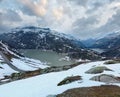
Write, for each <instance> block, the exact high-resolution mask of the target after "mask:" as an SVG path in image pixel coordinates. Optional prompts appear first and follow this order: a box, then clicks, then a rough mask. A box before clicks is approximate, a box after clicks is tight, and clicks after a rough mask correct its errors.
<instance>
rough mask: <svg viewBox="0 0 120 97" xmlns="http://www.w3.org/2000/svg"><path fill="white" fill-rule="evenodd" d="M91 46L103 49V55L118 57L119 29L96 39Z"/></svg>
mask: <svg viewBox="0 0 120 97" xmlns="http://www.w3.org/2000/svg"><path fill="white" fill-rule="evenodd" d="M91 48H99V49H104V50H105V51H104V52H103V53H102V54H101V55H102V56H105V57H117V58H119V57H120V31H116V32H112V33H110V34H108V35H106V36H105V37H103V38H100V39H98V40H97V41H96V42H95V43H94V44H93V45H92V46H91Z"/></svg>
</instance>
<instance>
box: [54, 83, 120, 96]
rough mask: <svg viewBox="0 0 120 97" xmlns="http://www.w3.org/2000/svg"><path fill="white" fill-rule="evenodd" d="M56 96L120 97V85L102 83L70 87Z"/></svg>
mask: <svg viewBox="0 0 120 97" xmlns="http://www.w3.org/2000/svg"><path fill="white" fill-rule="evenodd" d="M56 97H120V87H118V86H113V85H102V86H94V87H83V88H75V89H70V90H67V91H65V92H63V93H62V94H59V95H57V96H56Z"/></svg>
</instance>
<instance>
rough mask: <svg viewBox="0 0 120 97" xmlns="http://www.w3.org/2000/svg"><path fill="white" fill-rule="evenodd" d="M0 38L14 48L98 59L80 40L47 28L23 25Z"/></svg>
mask: <svg viewBox="0 0 120 97" xmlns="http://www.w3.org/2000/svg"><path fill="white" fill-rule="evenodd" d="M0 40H2V41H3V42H6V43H7V44H8V45H9V46H10V47H12V48H15V49H41V50H53V51H55V52H58V53H67V54H68V56H70V57H71V58H82V59H94V60H95V59H98V58H99V55H98V54H97V53H94V52H93V51H88V50H85V49H84V48H85V46H84V45H83V44H82V43H81V42H80V40H77V39H75V38H74V37H72V36H70V35H66V34H63V33H58V32H56V31H53V30H50V29H49V28H39V27H23V28H16V29H13V30H12V31H10V32H9V33H4V34H1V35H0Z"/></svg>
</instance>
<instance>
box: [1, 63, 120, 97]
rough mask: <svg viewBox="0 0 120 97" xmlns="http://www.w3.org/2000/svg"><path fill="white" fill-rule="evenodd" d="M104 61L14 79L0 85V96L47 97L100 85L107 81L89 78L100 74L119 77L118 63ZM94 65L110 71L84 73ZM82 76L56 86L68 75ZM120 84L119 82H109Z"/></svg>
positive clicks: (119, 68) (119, 67)
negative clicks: (76, 79) (17, 79)
mask: <svg viewBox="0 0 120 97" xmlns="http://www.w3.org/2000/svg"><path fill="white" fill-rule="evenodd" d="M104 62H105V61H98V62H90V63H84V64H81V65H79V66H76V67H74V68H72V69H69V70H67V71H61V72H52V73H48V74H42V75H39V76H35V77H31V78H28V79H23V80H19V81H14V82H11V83H8V84H4V85H1V86H0V97H47V96H48V95H56V94H60V93H62V92H64V91H65V90H68V89H72V88H76V87H90V86H100V85H105V84H107V83H103V82H97V81H91V80H90V78H92V77H93V76H96V75H101V74H112V75H115V76H118V77H120V63H119V64H109V65H105V64H104ZM95 66H106V67H107V68H109V69H111V70H112V71H104V72H103V73H99V74H86V73H85V72H86V71H87V70H89V69H91V68H92V67H95ZM77 75H80V76H82V80H78V81H75V82H72V83H70V84H66V85H62V86H57V84H58V83H59V82H61V81H62V80H63V79H64V78H66V77H68V76H77ZM111 84H112V85H118V86H120V83H117V84H115V83H111Z"/></svg>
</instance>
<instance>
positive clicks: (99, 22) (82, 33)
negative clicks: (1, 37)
mask: <svg viewBox="0 0 120 97" xmlns="http://www.w3.org/2000/svg"><path fill="white" fill-rule="evenodd" d="M31 25H32V26H40V27H49V28H51V29H54V30H57V31H59V32H63V33H67V34H72V35H74V36H75V37H77V38H80V39H86V38H94V37H98V36H101V35H104V34H107V33H109V32H113V31H116V30H120V0H0V33H3V32H7V31H8V30H9V29H11V28H14V27H19V26H31Z"/></svg>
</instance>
